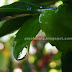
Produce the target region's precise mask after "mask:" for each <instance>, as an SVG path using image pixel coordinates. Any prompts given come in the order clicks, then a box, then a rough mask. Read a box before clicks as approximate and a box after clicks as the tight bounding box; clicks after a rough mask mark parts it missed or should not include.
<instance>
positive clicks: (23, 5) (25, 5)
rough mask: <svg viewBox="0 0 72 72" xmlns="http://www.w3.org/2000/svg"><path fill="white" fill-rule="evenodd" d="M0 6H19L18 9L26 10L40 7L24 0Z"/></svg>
mask: <svg viewBox="0 0 72 72" xmlns="http://www.w3.org/2000/svg"><path fill="white" fill-rule="evenodd" d="M0 8H20V9H26V10H28V9H29V10H32V9H33V10H34V9H38V8H40V7H39V6H38V5H35V4H32V3H28V2H26V1H18V2H14V3H12V4H10V5H5V6H2V7H0Z"/></svg>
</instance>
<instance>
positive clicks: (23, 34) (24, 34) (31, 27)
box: [13, 16, 40, 59]
mask: <svg viewBox="0 0 72 72" xmlns="http://www.w3.org/2000/svg"><path fill="white" fill-rule="evenodd" d="M39 30H40V26H39V18H38V17H37V16H33V17H32V18H31V19H29V20H28V21H26V22H25V23H24V24H23V26H22V28H21V29H20V30H19V32H18V33H17V34H16V38H15V47H14V52H13V53H14V57H15V58H16V59H17V58H18V55H19V53H20V52H21V51H22V50H23V48H24V47H26V46H28V44H30V42H31V41H32V40H33V37H35V36H36V35H37V33H38V32H39ZM25 38H30V40H25ZM31 38H32V39H31Z"/></svg>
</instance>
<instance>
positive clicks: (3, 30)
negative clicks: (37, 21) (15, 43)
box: [0, 15, 32, 37]
mask: <svg viewBox="0 0 72 72" xmlns="http://www.w3.org/2000/svg"><path fill="white" fill-rule="evenodd" d="M31 17H32V16H31V15H24V16H19V17H13V18H11V19H8V20H7V21H5V22H3V23H2V24H1V27H0V37H1V36H4V35H6V34H9V33H11V32H13V31H15V30H17V29H18V28H20V27H21V26H22V25H23V23H24V22H25V21H26V20H27V19H29V18H31Z"/></svg>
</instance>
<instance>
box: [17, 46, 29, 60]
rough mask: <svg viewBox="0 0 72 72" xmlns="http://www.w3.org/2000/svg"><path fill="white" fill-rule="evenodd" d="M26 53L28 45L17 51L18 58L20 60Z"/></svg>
mask: <svg viewBox="0 0 72 72" xmlns="http://www.w3.org/2000/svg"><path fill="white" fill-rule="evenodd" d="M27 55H28V46H26V47H24V48H23V50H22V51H21V52H20V53H19V56H18V58H17V59H18V60H22V59H23V58H25V57H26V56H27Z"/></svg>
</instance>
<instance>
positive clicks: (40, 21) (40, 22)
mask: <svg viewBox="0 0 72 72" xmlns="http://www.w3.org/2000/svg"><path fill="white" fill-rule="evenodd" d="M41 16H42V14H40V16H39V22H40V23H42V21H41Z"/></svg>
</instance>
